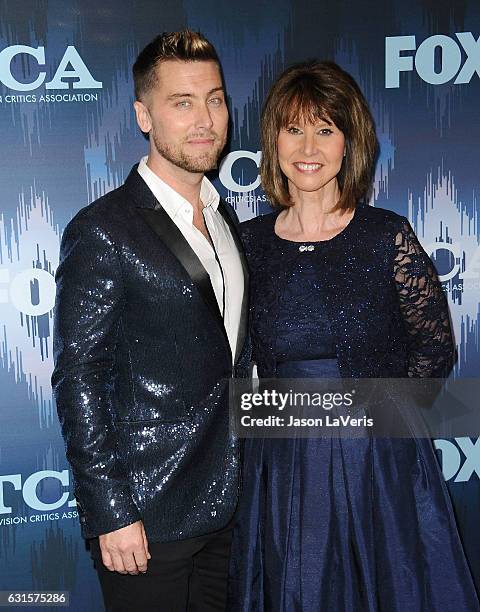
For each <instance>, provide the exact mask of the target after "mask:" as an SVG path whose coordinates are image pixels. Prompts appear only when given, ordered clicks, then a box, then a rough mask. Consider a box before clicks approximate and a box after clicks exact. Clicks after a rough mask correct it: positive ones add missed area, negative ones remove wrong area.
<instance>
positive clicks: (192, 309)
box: [52, 31, 249, 612]
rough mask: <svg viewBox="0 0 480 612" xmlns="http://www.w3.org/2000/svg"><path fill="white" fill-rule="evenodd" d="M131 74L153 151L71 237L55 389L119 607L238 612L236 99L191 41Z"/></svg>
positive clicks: (84, 510) (94, 546) (104, 577)
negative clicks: (234, 549) (228, 198)
mask: <svg viewBox="0 0 480 612" xmlns="http://www.w3.org/2000/svg"><path fill="white" fill-rule="evenodd" d="M133 75H134V82H135V94H136V101H135V104H134V107H135V112H136V118H137V122H138V125H139V127H140V129H141V130H142V132H144V133H145V134H148V135H149V141H150V149H149V154H148V157H146V158H143V159H142V160H141V161H140V163H139V164H138V166H135V167H134V168H133V169H132V171H131V172H130V174H129V176H128V178H127V180H126V182H125V184H124V185H123V186H121V187H120V188H119V189H116V190H114V191H112V192H110V193H109V194H107V195H106V196H104V197H102V198H100V199H99V200H97V201H95V202H93V204H91V205H90V206H87V207H86V208H84V209H83V210H81V211H80V212H79V213H78V214H77V215H76V216H75V217H74V219H73V220H72V221H71V222H70V223H69V224H68V226H67V228H66V229H65V232H64V236H63V239H62V247H61V263H60V265H59V268H58V271H57V277H56V280H57V301H56V308H55V361H56V367H55V371H54V374H53V378H52V383H53V387H54V390H55V395H56V400H57V408H58V413H59V418H60V421H61V424H62V431H63V435H64V438H65V442H66V449H67V457H68V459H69V461H70V463H71V466H72V471H73V474H74V480H75V496H76V498H77V502H78V511H79V515H80V521H81V526H82V534H83V536H84V537H85V538H92V541H91V550H92V556H93V557H94V559H95V561H96V563H95V565H96V568H97V571H98V574H99V578H100V582H101V586H102V591H103V595H104V599H105V604H106V607H107V609H108V610H115V611H119V610H128V611H129V612H132V611H135V612H137V611H141V610H162V611H163V610H164V611H165V612H177V611H182V612H184V611H185V610H195V611H201V612H203V611H205V612H207V611H210V610H211V611H213V610H215V611H216V610H224V608H225V598H226V578H227V569H228V558H229V548H230V542H231V524H232V519H233V515H234V512H235V508H236V504H237V496H238V486H239V484H238V456H237V446H236V442H235V441H234V440H233V439H232V438H231V437H230V435H229V427H228V379H229V378H231V377H232V376H245V375H246V370H247V364H248V360H249V356H248V348H247V346H246V342H245V337H246V318H247V302H246V297H247V296H246V287H247V272H246V264H245V260H244V257H243V254H242V250H241V246H240V241H239V239H238V236H237V233H236V229H235V224H236V221H235V220H234V219H233V218H234V213H233V211H232V210H231V209H229V207H228V206H227V205H226V204H225V203H223V202H221V201H220V199H219V195H218V193H217V192H216V190H215V189H214V187H213V185H212V184H211V183H210V182H209V181H208V179H207V178H206V177H205V176H204V173H205V172H206V171H208V170H211V169H213V168H215V167H216V166H217V162H218V159H219V156H220V153H221V151H222V149H223V147H224V145H225V142H226V137H227V123H228V111H227V107H226V102H225V91H224V87H223V81H222V75H221V69H220V63H219V60H218V57H217V54H216V52H215V49H214V48H213V46H212V45H211V44H210V43H209V42H208V41H207V40H206V39H205V38H204V37H203V36H201V35H200V34H197V33H194V32H191V31H183V32H173V33H170V34H163V35H161V36H158V37H157V38H156V39H155V40H153V41H152V42H151V43H150V44H149V45H148V46H147V47H146V48H145V49H144V50H143V51H142V52H141V53H140V55H139V56H138V58H137V61H136V63H135V65H134V67H133ZM142 574H143V575H142Z"/></svg>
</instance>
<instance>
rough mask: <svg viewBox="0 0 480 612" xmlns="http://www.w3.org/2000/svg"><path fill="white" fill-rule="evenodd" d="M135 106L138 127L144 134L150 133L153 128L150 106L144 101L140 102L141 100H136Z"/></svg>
mask: <svg viewBox="0 0 480 612" xmlns="http://www.w3.org/2000/svg"><path fill="white" fill-rule="evenodd" d="M133 108H134V109H135V116H136V118H137V123H138V127H139V128H140V129H141V130H142V132H143V133H144V134H148V133H149V132H150V130H151V129H152V119H151V117H150V112H149V110H148V108H147V107H146V106H145V104H144V103H143V102H140V100H135V102H134V103H133Z"/></svg>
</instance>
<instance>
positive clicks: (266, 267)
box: [227, 206, 480, 612]
mask: <svg viewBox="0 0 480 612" xmlns="http://www.w3.org/2000/svg"><path fill="white" fill-rule="evenodd" d="M275 220H276V214H271V215H265V216H264V217H260V218H256V219H253V220H251V221H249V222H247V223H244V224H243V238H244V244H245V248H246V253H247V257H248V260H249V264H250V269H251V332H252V342H253V350H254V360H255V361H256V362H257V367H258V372H259V375H260V377H264V378H273V377H287V378H295V377H303V378H305V377H330V378H332V377H338V376H342V377H349V376H355V377H357V376H358V377H392V378H393V377H405V376H417V377H418V376H442V375H445V374H447V373H448V371H449V370H450V369H451V367H452V364H453V358H454V348H453V342H452V336H451V330H450V324H449V318H448V308H447V304H446V301H445V298H444V296H443V293H442V291H441V287H440V284H439V282H438V279H437V277H436V274H435V272H434V269H433V267H432V264H431V262H430V260H429V258H428V257H427V255H426V254H425V253H424V251H423V249H422V248H421V246H420V244H419V243H418V240H417V239H416V237H415V235H414V233H413V231H412V229H411V227H410V226H409V224H408V221H407V220H406V219H405V218H403V217H399V216H398V215H396V214H394V213H392V212H389V211H384V210H381V209H373V208H370V207H366V206H360V207H358V208H357V210H356V212H355V215H354V217H353V219H352V221H351V222H350V224H349V225H348V226H347V227H346V228H345V229H344V230H343V231H342V232H341V233H340V234H338V235H337V236H336V237H334V238H333V239H331V240H328V241H325V242H315V243H302V244H299V243H296V242H290V241H288V240H283V239H280V238H279V237H278V236H276V235H275V232H274V224H275ZM229 591H230V593H229V605H228V608H227V609H228V611H229V612H347V611H348V612H406V611H407V610H408V612H460V611H462V612H467V611H468V612H474V611H477V612H478V611H479V610H480V605H479V602H478V598H477V595H476V593H475V588H474V585H473V581H472V578H471V575H470V571H469V568H468V566H467V562H466V559H465V556H464V552H463V549H462V545H461V542H460V539H459V536H458V532H457V528H456V524H455V519H454V515H453V510H452V506H451V503H450V499H449V497H448V492H447V489H446V486H445V483H444V480H443V477H442V475H441V472H440V469H439V465H438V462H437V460H436V457H435V453H434V450H433V446H432V444H431V442H430V441H429V440H427V439H417V440H411V439H375V438H370V439H260V440H259V439H256V440H246V441H245V448H244V471H243V494H242V497H241V501H240V505H239V511H238V521H237V525H236V527H235V531H234V540H233V549H232V565H231V580H230V588H229Z"/></svg>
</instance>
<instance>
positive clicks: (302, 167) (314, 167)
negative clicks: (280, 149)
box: [293, 162, 322, 173]
mask: <svg viewBox="0 0 480 612" xmlns="http://www.w3.org/2000/svg"><path fill="white" fill-rule="evenodd" d="M293 165H294V166H295V168H296V169H297V170H299V171H300V172H312V173H313V172H318V170H320V168H322V164H317V163H309V162H295V163H294V164H293Z"/></svg>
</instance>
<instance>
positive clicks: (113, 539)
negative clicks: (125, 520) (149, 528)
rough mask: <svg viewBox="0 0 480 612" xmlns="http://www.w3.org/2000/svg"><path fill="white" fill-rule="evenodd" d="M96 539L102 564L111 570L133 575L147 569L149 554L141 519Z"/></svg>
mask: <svg viewBox="0 0 480 612" xmlns="http://www.w3.org/2000/svg"><path fill="white" fill-rule="evenodd" d="M98 541H99V544H100V550H101V551H102V561H103V564H104V565H105V567H106V568H107V569H109V570H110V571H111V572H119V573H120V574H132V575H135V574H138V573H139V572H141V573H142V574H144V573H145V572H146V571H147V561H148V559H151V555H150V553H149V552H148V542H147V536H146V534H145V529H144V527H143V523H142V521H137V522H136V523H132V524H131V525H127V526H126V527H122V529H117V530H116V531H112V532H110V533H105V534H103V535H101V536H99V538H98Z"/></svg>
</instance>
